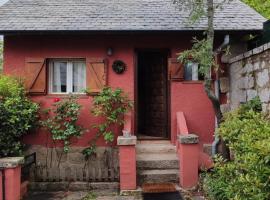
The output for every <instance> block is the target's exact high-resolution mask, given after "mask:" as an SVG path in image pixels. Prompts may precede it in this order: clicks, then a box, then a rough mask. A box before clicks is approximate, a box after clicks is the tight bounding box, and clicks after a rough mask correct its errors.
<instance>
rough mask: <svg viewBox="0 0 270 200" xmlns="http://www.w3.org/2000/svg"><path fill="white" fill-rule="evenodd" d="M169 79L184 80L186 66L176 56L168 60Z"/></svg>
mask: <svg viewBox="0 0 270 200" xmlns="http://www.w3.org/2000/svg"><path fill="white" fill-rule="evenodd" d="M168 79H169V80H172V81H183V80H184V66H183V64H182V63H180V62H179V61H178V60H177V59H176V58H169V60H168Z"/></svg>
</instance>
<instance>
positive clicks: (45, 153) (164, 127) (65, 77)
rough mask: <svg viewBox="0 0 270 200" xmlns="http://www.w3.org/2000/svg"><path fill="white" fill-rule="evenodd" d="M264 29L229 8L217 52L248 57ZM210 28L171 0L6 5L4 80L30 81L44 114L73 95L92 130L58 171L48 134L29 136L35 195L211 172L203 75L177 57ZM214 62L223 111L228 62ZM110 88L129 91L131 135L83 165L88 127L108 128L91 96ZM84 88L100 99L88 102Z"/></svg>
mask: <svg viewBox="0 0 270 200" xmlns="http://www.w3.org/2000/svg"><path fill="white" fill-rule="evenodd" d="M264 21H265V19H264V18H263V17H262V16H260V15H259V14H258V13H256V12H255V11H254V10H252V9H251V8H250V7H248V6H247V5H245V4H244V3H242V2H240V1H239V0H234V1H232V2H230V3H229V4H225V5H224V6H223V9H222V10H219V11H217V13H216V16H215V30H216V37H215V46H216V48H218V47H219V46H220V45H221V44H222V43H223V41H224V37H225V36H226V35H228V36H229V38H230V45H231V47H232V48H231V51H232V54H236V53H241V52H244V51H245V50H246V49H247V45H246V43H245V42H244V40H243V38H245V36H247V35H249V34H257V33H259V32H260V31H261V30H262V23H263V22H264ZM206 26H207V21H206V19H202V20H200V21H199V22H198V23H195V24H190V23H188V12H187V11H186V10H185V9H179V8H178V7H177V6H176V5H175V4H173V1H172V0H113V1H107V0H99V1H95V0H83V1H75V0H46V1H43V0H10V1H9V2H7V3H6V4H4V5H3V6H2V7H1V8H0V33H1V34H3V35H4V73H5V74H12V75H16V76H19V77H23V78H25V80H26V85H27V90H28V92H29V95H30V97H31V99H32V100H33V101H35V102H38V103H40V104H41V106H42V108H49V107H51V106H52V104H53V101H54V99H55V98H61V99H62V98H65V97H66V96H67V94H69V93H74V94H76V95H77V96H78V101H79V103H80V104H81V105H82V106H83V107H82V111H81V115H80V120H79V123H80V124H81V125H83V126H84V127H85V128H88V129H89V131H87V132H86V133H85V134H84V135H83V136H82V137H80V138H78V139H74V140H73V141H72V148H71V150H70V152H69V153H67V154H65V155H63V157H62V160H61V162H60V164H59V165H58V164H57V159H58V153H59V151H60V149H61V145H55V144H54V142H53V141H52V140H51V137H50V134H49V133H47V132H45V131H44V130H38V131H37V132H35V133H31V134H29V135H27V136H26V137H25V138H24V143H25V144H26V145H27V147H28V149H27V151H26V154H29V153H32V152H36V154H37V164H36V166H35V167H34V169H33V170H32V171H33V172H34V173H32V175H31V177H30V178H31V181H32V182H33V183H34V182H36V184H32V185H31V186H32V187H38V186H39V184H37V183H38V182H39V183H40V182H46V184H45V185H46V186H47V189H49V188H50V187H51V186H52V185H53V184H54V185H55V184H56V183H57V184H58V188H62V189H66V188H67V187H69V188H70V189H76V188H77V189H78V188H79V189H89V188H94V187H98V184H96V183H97V182H102V183H103V184H102V186H103V188H105V187H109V188H114V187H116V188H117V187H118V183H119V182H120V188H121V190H128V189H136V187H137V186H138V185H141V184H142V183H145V182H180V184H181V186H182V187H185V188H189V187H192V186H194V185H195V184H196V181H197V177H198V169H199V167H201V166H209V164H211V163H209V162H210V161H209V154H211V151H212V147H213V150H214V149H215V144H216V143H215V142H214V140H215V138H214V132H215V116H214V112H213V109H212V105H211V102H210V101H209V99H208V97H207V96H206V94H205V92H204V89H203V82H202V79H201V77H200V75H199V74H198V68H199V66H198V65H196V63H189V64H188V65H186V66H184V65H181V64H180V63H178V62H177V60H176V58H177V54H178V53H180V52H181V51H183V50H185V49H188V48H190V47H191V40H192V38H193V37H201V36H202V35H203V31H204V30H205V28H206ZM228 36H227V39H228ZM217 57H218V60H219V63H220V64H221V66H222V67H223V68H224V72H223V73H221V74H219V76H220V77H223V79H222V80H223V81H220V82H218V81H215V80H214V79H213V89H215V92H216V94H217V95H218V96H219V98H220V101H221V103H222V104H225V105H226V103H227V96H226V95H225V93H227V90H228V85H226V83H227V84H228V81H227V80H228V78H226V76H227V72H226V68H225V64H224V63H225V62H226V56H224V55H222V54H221V55H218V56H217ZM115 61H122V62H123V63H125V65H126V69H125V71H124V72H123V73H121V74H119V73H116V72H115V71H114V70H113V68H112V65H113V63H114V62H115ZM213 78H214V76H213ZM221 84H222V90H221V89H220V85H221ZM105 85H108V86H110V87H112V88H116V87H119V88H122V89H123V90H124V91H125V92H126V93H128V95H129V98H130V99H132V100H133V101H134V105H135V107H134V111H133V112H132V113H131V114H130V115H127V116H126V117H125V120H126V124H125V127H124V130H125V131H128V132H130V133H131V135H133V136H132V137H131V136H129V137H122V136H121V135H122V131H119V133H118V134H119V135H117V136H119V137H118V140H117V141H115V142H114V145H113V146H108V145H106V144H105V142H104V141H103V140H102V139H100V140H99V141H98V151H97V155H96V156H95V157H93V158H90V159H89V160H87V161H85V159H84V156H83V155H82V154H81V151H82V149H83V148H84V147H86V146H87V145H88V142H89V140H90V139H91V138H92V137H94V135H95V130H94V129H91V128H90V126H91V124H94V123H97V122H99V121H100V122H101V121H102V120H101V119H97V118H96V117H94V116H91V114H90V108H91V105H92V100H93V96H94V95H95V94H97V93H98V92H99V91H100V90H101V89H102V88H103V87H104V86H105ZM226 86H227V87H226ZM85 88H91V91H92V92H93V93H91V94H85V93H82V92H81V91H82V90H83V89H85ZM223 107H226V106H223ZM178 135H179V136H178ZM180 135H182V136H180ZM117 136H116V138H117ZM134 136H136V137H134ZM179 169H180V170H179ZM179 178H180V180H179ZM69 182H71V183H70V184H68V183H69ZM86 182H90V183H89V184H85V183H86ZM108 183H109V184H108ZM99 185H100V184H99Z"/></svg>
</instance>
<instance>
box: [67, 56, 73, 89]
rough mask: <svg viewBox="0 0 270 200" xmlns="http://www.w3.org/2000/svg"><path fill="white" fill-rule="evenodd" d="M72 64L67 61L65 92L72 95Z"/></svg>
mask: <svg viewBox="0 0 270 200" xmlns="http://www.w3.org/2000/svg"><path fill="white" fill-rule="evenodd" d="M72 74H73V63H72V62H70V61H68V62H67V92H66V93H72V88H73V76H72Z"/></svg>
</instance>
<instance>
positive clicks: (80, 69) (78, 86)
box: [73, 62, 86, 93]
mask: <svg viewBox="0 0 270 200" xmlns="http://www.w3.org/2000/svg"><path fill="white" fill-rule="evenodd" d="M85 77H86V67H85V62H73V92H76V93H82V92H84V90H85V89H86V87H85V85H86V84H85V82H86V78H85Z"/></svg>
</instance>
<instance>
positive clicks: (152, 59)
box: [137, 52, 168, 138]
mask: <svg viewBox="0 0 270 200" xmlns="http://www.w3.org/2000/svg"><path fill="white" fill-rule="evenodd" d="M137 76H138V79H137V80H138V132H139V135H142V136H150V137H158V138H160V137H162V138H167V137H168V135H167V133H168V103H167V101H168V99H167V97H168V94H167V92H168V91H167V54H166V53H163V52H141V53H138V75H137Z"/></svg>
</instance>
